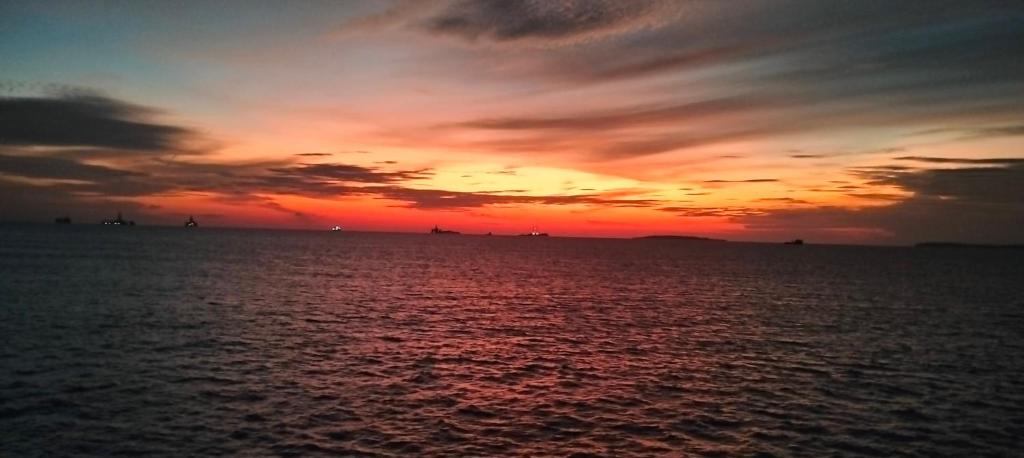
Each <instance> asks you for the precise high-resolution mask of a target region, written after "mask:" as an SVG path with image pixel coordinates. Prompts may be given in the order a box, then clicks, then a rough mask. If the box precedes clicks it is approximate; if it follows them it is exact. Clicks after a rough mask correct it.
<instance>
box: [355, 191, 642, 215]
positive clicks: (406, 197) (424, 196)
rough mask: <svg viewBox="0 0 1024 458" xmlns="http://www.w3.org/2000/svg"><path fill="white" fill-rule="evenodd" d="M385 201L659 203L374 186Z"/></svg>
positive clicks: (442, 204) (425, 204)
mask: <svg viewBox="0 0 1024 458" xmlns="http://www.w3.org/2000/svg"><path fill="white" fill-rule="evenodd" d="M369 190H370V191H371V192H373V193H375V194H377V195H378V196H379V197H380V198H382V199H389V200H398V201H402V202H405V203H406V205H404V206H406V207H410V208H432V209H466V208H474V207H484V206H491V205H524V204H537V205H596V206H604V207H652V206H655V205H658V204H659V203H660V201H657V200H652V199H627V198H619V197H608V196H606V195H602V194H577V195H564V196H529V195H526V196H520V195H516V196H510V195H505V194H495V193H487V192H458V191H445V190H436V189H415V188H407V187H399V186H392V187H375V188H371V189H369Z"/></svg>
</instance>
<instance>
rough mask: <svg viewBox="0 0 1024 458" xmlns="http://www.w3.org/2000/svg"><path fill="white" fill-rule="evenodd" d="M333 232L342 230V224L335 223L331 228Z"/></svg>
mask: <svg viewBox="0 0 1024 458" xmlns="http://www.w3.org/2000/svg"><path fill="white" fill-rule="evenodd" d="M331 232H341V226H339V225H337V224H335V225H334V227H332V228H331Z"/></svg>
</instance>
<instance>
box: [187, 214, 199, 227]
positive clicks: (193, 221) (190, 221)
mask: <svg viewBox="0 0 1024 458" xmlns="http://www.w3.org/2000/svg"><path fill="white" fill-rule="evenodd" d="M185 227H199V223H197V222H196V219H195V218H193V217H192V216H191V215H189V217H188V221H185Z"/></svg>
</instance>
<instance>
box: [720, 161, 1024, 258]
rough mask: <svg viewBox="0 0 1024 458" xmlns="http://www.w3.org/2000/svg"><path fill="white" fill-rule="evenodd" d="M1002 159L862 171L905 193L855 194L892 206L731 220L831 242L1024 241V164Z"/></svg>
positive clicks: (788, 212) (775, 212)
mask: <svg viewBox="0 0 1024 458" xmlns="http://www.w3.org/2000/svg"><path fill="white" fill-rule="evenodd" d="M1002 161H1003V162H1002V163H1003V164H1005V165H1002V166H989V167H965V168H952V169H906V168H901V167H896V168H892V167H889V168H886V167H877V168H875V171H871V172H864V171H863V170H862V169H858V170H854V171H853V172H854V174H855V175H856V176H868V177H870V178H871V184H874V185H883V186H892V187H896V188H898V189H900V190H901V191H903V192H905V193H906V194H904V195H897V194H884V193H859V194H855V196H856V197H862V198H872V199H877V200H888V201H895V203H892V204H889V205H882V206H872V207H864V208H843V207H834V206H832V207H813V208H799V209H786V210H772V211H767V212H764V213H763V214H760V215H749V216H743V217H738V218H734V220H735V221H736V222H739V223H742V224H744V225H745V226H746V227H747V228H748V229H749V230H751V231H754V232H758V231H762V232H766V233H770V234H778V235H779V236H797V235H799V234H816V235H817V236H818V237H821V239H822V240H833V241H839V240H849V237H850V234H855V233H860V234H862V235H863V236H864V237H866V240H869V241H876V242H877V241H887V242H893V243H914V242H920V241H927V240H941V241H961V242H975V243H1022V242H1024V235H1022V234H1024V233H1022V232H1021V231H1020V227H1022V225H1024V163H1021V162H1006V161H1005V160H1002ZM981 163H982V164H985V163H987V162H981Z"/></svg>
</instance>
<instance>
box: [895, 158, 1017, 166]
mask: <svg viewBox="0 0 1024 458" xmlns="http://www.w3.org/2000/svg"><path fill="white" fill-rule="evenodd" d="M894 159H895V160H897V161H914V162H927V163H930V164H961V165H965V164H991V165H1009V164H1024V158H1014V157H997V158H980V159H970V158H951V157H932V156H901V157H897V158H894Z"/></svg>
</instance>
